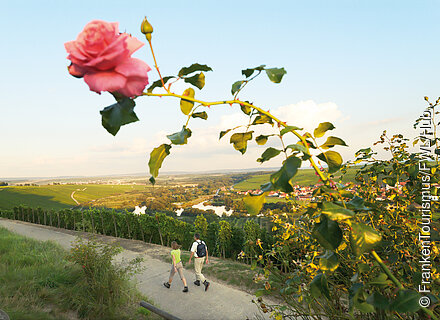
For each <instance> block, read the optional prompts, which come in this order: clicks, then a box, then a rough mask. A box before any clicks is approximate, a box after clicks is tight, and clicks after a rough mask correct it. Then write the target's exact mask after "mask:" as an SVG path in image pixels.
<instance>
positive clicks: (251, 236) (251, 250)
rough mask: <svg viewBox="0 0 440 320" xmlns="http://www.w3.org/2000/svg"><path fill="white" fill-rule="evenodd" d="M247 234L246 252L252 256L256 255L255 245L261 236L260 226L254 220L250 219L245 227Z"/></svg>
mask: <svg viewBox="0 0 440 320" xmlns="http://www.w3.org/2000/svg"><path fill="white" fill-rule="evenodd" d="M243 230H244V234H245V248H246V250H245V252H246V255H247V256H248V257H250V258H251V261H252V258H253V256H254V255H255V246H256V242H257V239H258V238H259V237H260V233H261V230H260V226H259V225H258V223H256V222H255V221H254V220H248V221H246V223H245V224H244V227H243Z"/></svg>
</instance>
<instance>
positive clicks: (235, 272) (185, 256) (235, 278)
mask: <svg viewBox="0 0 440 320" xmlns="http://www.w3.org/2000/svg"><path fill="white" fill-rule="evenodd" d="M189 256H190V253H189V252H188V251H183V250H182V253H181V259H182V262H183V265H184V268H185V269H191V270H193V269H194V262H191V265H188V260H189ZM158 258H160V259H161V260H163V261H166V262H168V263H170V264H171V257H170V254H169V253H165V252H162V253H160V254H159V255H158ZM259 272H260V273H261V268H259V267H256V268H255V269H254V270H252V268H251V266H250V265H247V264H244V263H240V262H238V261H233V260H229V259H221V258H217V257H209V264H205V265H204V267H203V274H204V275H205V276H206V277H207V278H208V279H212V280H215V281H217V282H220V283H223V284H227V285H230V286H232V287H236V288H237V289H239V290H242V291H246V292H248V293H250V294H254V293H255V291H256V290H257V289H259V288H260V287H261V283H256V282H255V281H254V277H255V275H256V274H257V273H259ZM187 280H188V281H189V282H191V281H192V279H187Z"/></svg>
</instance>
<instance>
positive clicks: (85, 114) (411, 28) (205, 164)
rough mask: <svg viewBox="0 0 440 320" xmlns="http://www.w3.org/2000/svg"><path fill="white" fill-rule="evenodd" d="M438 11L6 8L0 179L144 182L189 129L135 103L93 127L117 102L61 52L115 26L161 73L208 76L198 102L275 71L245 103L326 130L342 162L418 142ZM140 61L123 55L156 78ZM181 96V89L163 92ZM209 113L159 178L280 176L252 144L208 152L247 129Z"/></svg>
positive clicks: (70, 4) (230, 115)
mask: <svg viewBox="0 0 440 320" xmlns="http://www.w3.org/2000/svg"><path fill="white" fill-rule="evenodd" d="M439 13H440V2H438V1H423V0H422V1H355V0H350V1H240V2H236V1H190V2H183V1H171V0H170V1H166V2H159V1H154V2H153V1H110V0H107V1H14V2H12V1H8V2H4V3H2V10H1V12H0V27H1V30H2V31H3V32H2V37H1V39H2V40H1V42H2V46H1V48H2V50H0V64H1V70H2V75H3V76H2V80H1V81H2V85H1V86H0V94H1V97H2V98H1V102H0V111H1V115H0V126H1V129H2V135H1V138H0V150H1V157H0V178H10V177H43V176H44V177H48V176H76V175H88V176H91V175H107V174H130V173H142V172H145V175H146V176H149V174H148V159H149V153H150V152H151V150H152V149H153V148H154V147H156V146H158V145H160V144H161V143H166V142H167V138H166V135H167V134H171V133H174V132H177V131H180V129H181V128H182V125H183V124H184V123H185V121H186V117H185V116H184V115H183V114H182V113H181V112H180V109H179V101H178V100H176V99H174V98H168V99H167V98H161V99H159V98H154V97H143V98H138V99H137V100H136V103H137V105H136V108H135V112H136V113H137V115H138V117H139V119H140V121H138V122H136V123H132V124H129V125H126V126H123V127H121V130H120V131H119V133H118V134H117V135H116V136H115V137H114V136H112V135H110V134H109V133H108V132H107V131H106V130H105V129H104V128H103V127H102V126H101V117H100V114H99V111H100V110H102V109H103V108H104V107H106V106H108V105H110V104H112V103H114V100H113V98H112V97H111V96H110V95H109V94H108V93H103V94H102V95H98V94H96V93H94V92H91V91H89V88H88V86H87V85H86V84H85V83H84V81H83V80H82V79H76V78H74V77H72V76H70V75H69V74H68V73H67V66H68V65H69V61H68V60H67V59H66V56H67V53H66V51H65V49H64V43H65V42H67V41H71V40H74V39H76V37H77V35H78V33H80V32H81V30H82V29H83V28H84V26H85V25H86V24H87V23H88V22H89V21H91V20H95V19H99V20H105V21H110V22H119V28H120V31H122V32H128V33H131V34H132V35H133V36H135V37H137V38H138V39H140V40H142V41H143V39H144V38H143V35H142V34H141V33H140V28H139V27H140V23H141V21H142V19H143V17H144V16H147V17H148V19H149V21H150V22H151V24H152V25H153V27H154V33H153V46H154V50H155V53H156V57H157V60H158V65H159V67H160V70H161V73H162V74H163V75H173V74H176V73H177V72H178V70H179V69H180V68H181V67H184V66H189V65H191V64H192V63H195V62H198V63H201V64H207V65H209V66H210V67H211V68H212V69H213V72H207V73H206V86H205V88H204V89H203V90H202V91H199V90H198V89H195V90H196V97H198V98H200V99H204V100H208V101H216V100H223V99H229V98H231V92H230V89H231V85H232V83H233V82H235V81H237V80H241V79H242V76H241V70H242V69H246V68H250V67H256V66H258V65H261V64H265V65H267V66H268V67H284V68H285V69H286V70H287V74H286V75H285V77H284V78H283V81H282V82H281V83H280V84H274V83H272V82H270V81H269V80H268V78H267V77H265V75H262V76H260V77H259V78H257V79H256V80H255V81H254V83H250V84H249V85H248V86H247V87H246V89H245V90H244V91H243V92H242V93H241V95H240V97H241V99H243V100H249V101H252V102H253V103H254V104H256V105H258V106H261V107H262V108H263V109H266V110H267V109H270V110H271V112H273V113H274V114H275V115H277V116H280V117H281V118H282V119H283V120H285V121H287V123H288V124H290V125H296V126H299V127H304V128H306V129H307V130H313V128H315V127H316V126H317V125H318V124H319V123H320V122H323V121H330V122H332V123H333V124H334V125H335V127H336V129H335V130H333V131H332V132H331V135H333V136H338V137H340V138H342V139H343V140H344V141H345V142H346V143H347V145H348V146H349V147H345V148H344V147H339V148H337V149H335V150H336V151H339V152H340V153H341V154H342V156H343V158H344V160H350V159H353V155H354V153H355V152H356V151H357V150H358V149H360V148H365V147H368V146H371V145H372V144H373V143H374V142H375V141H376V140H377V139H378V137H379V136H380V134H381V133H382V131H383V130H385V129H387V130H388V132H389V133H404V134H405V135H406V136H408V137H413V136H415V135H416V131H414V130H413V129H412V125H413V123H414V120H415V119H416V118H417V117H418V116H419V115H420V113H421V112H422V110H423V109H424V108H425V102H424V100H423V97H424V96H428V97H430V98H432V99H436V98H437V97H438V96H440V86H439V82H440V81H439V78H438V74H439V73H440V60H439V58H438V57H439V52H440V42H439V41H438V36H439V34H440V32H439V31H440V24H439V23H438V21H440V20H439ZM147 49H148V48H147V46H144V47H142V48H141V49H140V50H138V51H137V52H136V53H135V54H134V55H133V56H134V57H136V58H139V59H142V60H144V61H145V62H146V63H147V64H149V65H150V66H152V67H153V65H154V63H153V61H152V57H151V53H150V52H149V50H147ZM149 77H150V82H153V81H155V80H157V79H158V76H157V74H156V73H155V71H154V70H152V71H151V72H150V73H149ZM187 87H188V85H186V84H180V83H177V84H176V85H175V86H173V91H175V92H176V93H181V92H183V90H184V89H186V88H187ZM207 111H208V115H209V118H208V121H203V120H200V119H193V121H191V122H190V123H189V127H190V128H191V130H192V132H193V134H192V136H191V138H190V139H189V140H188V144H187V145H185V146H176V147H173V148H172V150H171V155H170V156H168V157H167V158H166V159H165V161H164V164H163V166H162V170H163V172H166V171H205V170H220V169H232V168H238V169H242V168H258V167H261V168H264V167H276V166H278V165H280V164H281V160H282V159H281V157H280V159H275V160H274V161H270V162H268V163H267V164H264V165H260V164H259V163H258V162H256V159H257V158H258V157H259V156H260V155H261V153H262V152H263V151H264V150H265V147H266V146H256V145H255V142H253V143H250V145H249V147H248V151H247V152H246V154H245V155H241V154H240V153H239V152H238V151H236V150H234V149H233V147H232V145H230V144H229V135H228V136H225V137H224V138H223V139H222V140H220V141H219V140H218V134H219V132H220V131H221V130H225V129H227V128H230V127H232V126H234V125H237V124H243V123H247V122H246V121H247V119H246V118H245V117H244V116H243V115H242V114H241V112H240V110H239V109H238V108H237V107H232V108H231V107H230V106H229V105H227V106H216V107H212V108H210V109H209V110H207ZM272 130H273V129H272ZM260 132H271V128H270V127H269V126H266V127H264V128H262V129H257V130H256V133H260ZM295 142H296V139H294V138H292V139H291V141H287V143H295ZM267 146H274V147H279V143H278V142H276V141H275V140H274V141H273V142H271V143H270V144H268V145H267ZM375 150H379V148H378V147H376V148H375ZM381 155H382V153H381ZM383 156H384V157H385V156H386V155H385V154H383Z"/></svg>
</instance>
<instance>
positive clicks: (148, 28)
mask: <svg viewBox="0 0 440 320" xmlns="http://www.w3.org/2000/svg"><path fill="white" fill-rule="evenodd" d="M141 32H142V33H143V34H145V38H147V40H148V41H151V34H152V33H153V26H152V25H151V23H149V22H148V20H147V17H145V18H144V20H143V21H142V24H141Z"/></svg>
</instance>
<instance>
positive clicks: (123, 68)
mask: <svg viewBox="0 0 440 320" xmlns="http://www.w3.org/2000/svg"><path fill="white" fill-rule="evenodd" d="M150 70H151V68H150V66H149V65H148V64H146V63H145V62H144V61H142V60H139V59H136V58H129V59H125V60H124V61H122V62H121V63H120V64H118V65H117V66H116V68H115V71H116V72H118V73H120V74H122V75H124V76H125V77H127V78H128V77H141V78H147V79H148V74H147V72H148V71H150ZM147 81H148V80H147Z"/></svg>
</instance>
